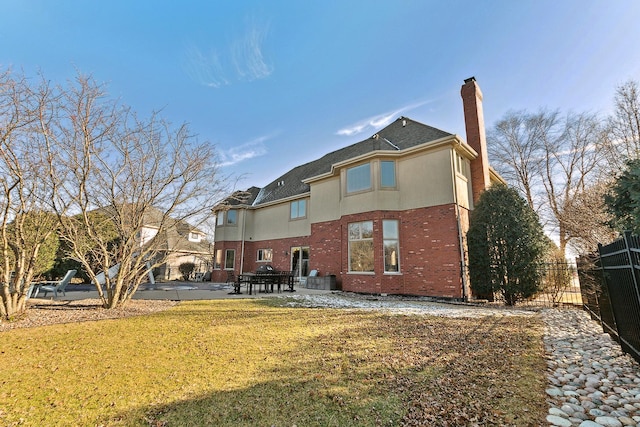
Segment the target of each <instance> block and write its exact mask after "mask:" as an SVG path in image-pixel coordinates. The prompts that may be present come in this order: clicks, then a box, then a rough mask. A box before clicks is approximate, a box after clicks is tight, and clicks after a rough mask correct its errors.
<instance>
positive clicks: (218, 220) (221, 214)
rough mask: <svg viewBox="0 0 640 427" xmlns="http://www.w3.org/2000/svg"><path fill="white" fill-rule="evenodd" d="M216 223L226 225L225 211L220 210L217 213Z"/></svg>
mask: <svg viewBox="0 0 640 427" xmlns="http://www.w3.org/2000/svg"><path fill="white" fill-rule="evenodd" d="M216 225H224V212H222V211H220V212H218V213H217V214H216Z"/></svg>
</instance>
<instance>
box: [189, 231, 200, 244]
mask: <svg viewBox="0 0 640 427" xmlns="http://www.w3.org/2000/svg"><path fill="white" fill-rule="evenodd" d="M200 240H202V235H201V234H200V233H196V232H193V231H191V232H189V241H190V242H199V241H200Z"/></svg>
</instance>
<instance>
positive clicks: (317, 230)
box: [310, 205, 462, 298]
mask: <svg viewBox="0 0 640 427" xmlns="http://www.w3.org/2000/svg"><path fill="white" fill-rule="evenodd" d="M383 219H397V220H399V221H400V274H393V273H392V274H383V271H384V249H383V244H382V220H383ZM366 220H373V228H374V251H375V255H374V256H375V267H374V268H375V274H360V273H348V269H349V264H348V259H347V258H348V254H349V242H348V238H347V225H348V224H349V223H351V222H358V221H366ZM310 244H311V254H310V265H311V268H317V269H319V270H320V273H321V275H323V276H324V275H326V274H335V275H336V276H337V282H338V283H339V284H341V286H342V290H344V291H351V292H362V293H388V294H404V295H422V296H438V297H449V298H461V297H462V280H461V276H460V245H459V239H458V224H457V221H456V212H455V205H444V206H437V207H431V208H422V209H414V210H409V211H403V212H396V211H393V212H389V211H377V212H367V213H363V214H357V215H349V216H345V217H343V218H341V219H340V220H337V221H329V222H323V223H318V224H312V226H311V241H310Z"/></svg>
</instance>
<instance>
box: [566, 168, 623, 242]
mask: <svg viewBox="0 0 640 427" xmlns="http://www.w3.org/2000/svg"><path fill="white" fill-rule="evenodd" d="M609 186H610V182H608V181H605V180H599V181H595V182H594V183H591V184H589V186H587V187H586V188H585V189H584V190H582V191H578V192H577V193H576V194H575V195H574V197H573V198H572V199H571V200H570V202H569V203H568V204H567V205H566V206H565V207H564V212H565V213H564V214H563V218H564V220H565V221H564V222H565V227H566V230H567V233H568V235H570V236H572V240H571V246H572V247H573V248H574V249H575V250H576V252H577V253H579V254H588V253H592V252H594V251H596V250H597V248H598V243H605V242H611V241H613V240H614V239H615V238H616V237H618V234H617V232H616V231H615V230H614V229H613V228H612V227H611V226H610V224H611V220H612V216H611V214H610V213H609V212H608V211H607V209H606V206H605V202H604V195H605V194H606V192H607V191H608V189H609Z"/></svg>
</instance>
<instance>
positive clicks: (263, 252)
mask: <svg viewBox="0 0 640 427" xmlns="http://www.w3.org/2000/svg"><path fill="white" fill-rule="evenodd" d="M256 259H257V260H258V261H263V262H271V261H272V260H273V249H258V256H257V258H256Z"/></svg>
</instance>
